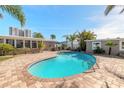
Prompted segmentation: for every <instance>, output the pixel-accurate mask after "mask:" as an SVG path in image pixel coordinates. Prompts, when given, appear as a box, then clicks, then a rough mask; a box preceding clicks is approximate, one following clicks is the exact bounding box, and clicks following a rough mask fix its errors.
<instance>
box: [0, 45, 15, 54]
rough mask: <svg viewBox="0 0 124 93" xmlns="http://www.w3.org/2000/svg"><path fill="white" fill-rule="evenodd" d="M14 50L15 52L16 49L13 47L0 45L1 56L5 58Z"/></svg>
mask: <svg viewBox="0 0 124 93" xmlns="http://www.w3.org/2000/svg"><path fill="white" fill-rule="evenodd" d="M13 50H14V47H13V46H12V45H10V44H4V43H0V55H2V56H4V55H5V54H6V53H8V52H10V51H13Z"/></svg>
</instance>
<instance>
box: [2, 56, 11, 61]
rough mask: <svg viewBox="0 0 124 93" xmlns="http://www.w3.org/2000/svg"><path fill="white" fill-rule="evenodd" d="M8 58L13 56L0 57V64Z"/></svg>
mask: <svg viewBox="0 0 124 93" xmlns="http://www.w3.org/2000/svg"><path fill="white" fill-rule="evenodd" d="M10 58H13V56H0V62H1V61H4V60H7V59H10Z"/></svg>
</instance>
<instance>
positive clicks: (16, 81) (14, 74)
mask: <svg viewBox="0 0 124 93" xmlns="http://www.w3.org/2000/svg"><path fill="white" fill-rule="evenodd" d="M56 55H57V52H48V51H45V52H43V53H38V54H24V55H19V56H16V57H14V58H11V59H8V60H5V61H3V62H0V87H1V88H3V87H6V88H7V87H11V88H26V87H28V88H30V87H32V88H46V87H47V88H61V87H63V88H75V87H76V88H104V87H110V88H118V87H124V69H123V68H124V59H123V58H119V57H116V58H114V57H107V56H96V58H97V63H98V65H99V66H100V69H96V71H95V72H92V73H84V74H81V75H80V76H79V77H78V76H77V77H75V78H70V79H67V80H66V79H64V80H61V81H60V80H58V81H43V80H40V79H33V78H27V76H26V75H25V74H24V69H26V68H25V67H26V65H28V64H32V63H33V62H36V61H39V60H41V59H46V58H50V57H55V56H56Z"/></svg>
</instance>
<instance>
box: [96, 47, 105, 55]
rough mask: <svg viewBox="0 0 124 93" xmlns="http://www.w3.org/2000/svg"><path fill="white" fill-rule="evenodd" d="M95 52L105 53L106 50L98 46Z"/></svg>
mask: <svg viewBox="0 0 124 93" xmlns="http://www.w3.org/2000/svg"><path fill="white" fill-rule="evenodd" d="M94 53H96V54H103V53H105V50H103V49H102V48H100V47H97V48H96V49H95V50H94Z"/></svg>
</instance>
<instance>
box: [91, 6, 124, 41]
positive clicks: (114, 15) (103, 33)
mask: <svg viewBox="0 0 124 93" xmlns="http://www.w3.org/2000/svg"><path fill="white" fill-rule="evenodd" d="M121 9H122V7H117V8H115V9H114V10H113V11H112V12H110V14H109V15H108V16H104V15H97V16H92V17H90V18H89V20H90V21H93V22H97V24H98V26H97V27H96V28H92V29H93V31H94V32H95V33H96V34H97V38H98V39H104V38H117V37H121V38H124V14H119V12H120V10H121Z"/></svg>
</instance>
